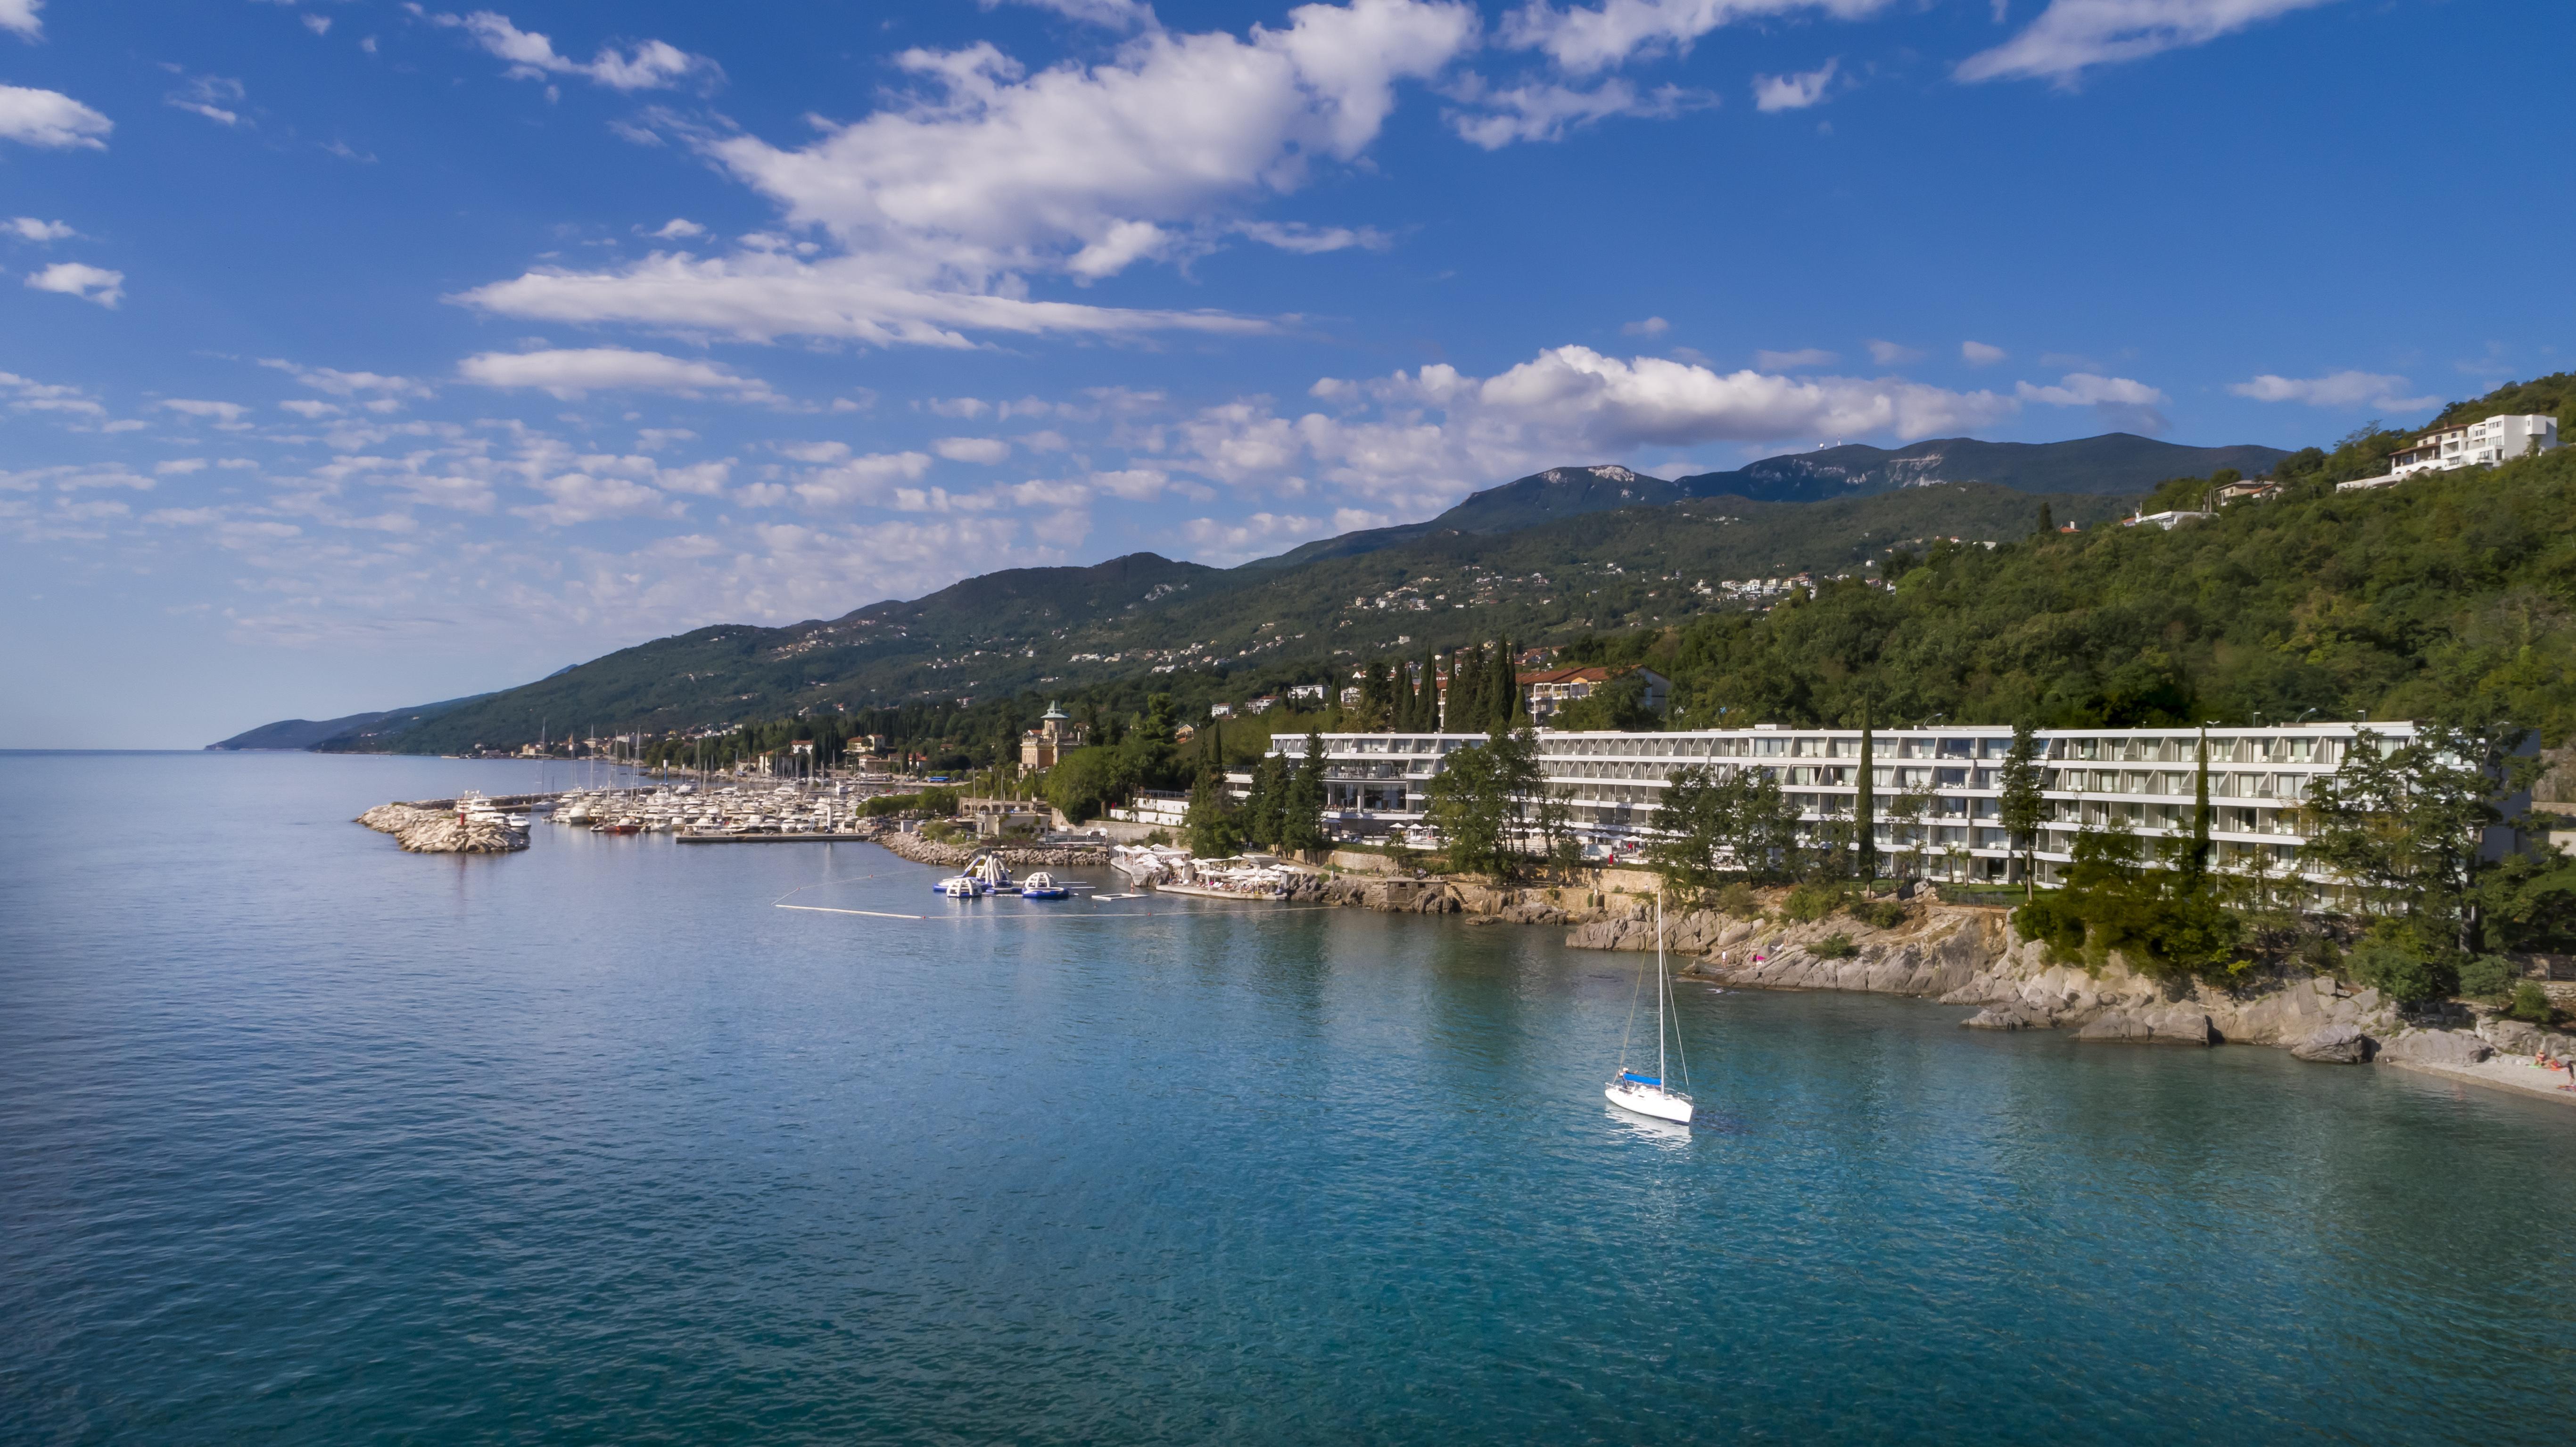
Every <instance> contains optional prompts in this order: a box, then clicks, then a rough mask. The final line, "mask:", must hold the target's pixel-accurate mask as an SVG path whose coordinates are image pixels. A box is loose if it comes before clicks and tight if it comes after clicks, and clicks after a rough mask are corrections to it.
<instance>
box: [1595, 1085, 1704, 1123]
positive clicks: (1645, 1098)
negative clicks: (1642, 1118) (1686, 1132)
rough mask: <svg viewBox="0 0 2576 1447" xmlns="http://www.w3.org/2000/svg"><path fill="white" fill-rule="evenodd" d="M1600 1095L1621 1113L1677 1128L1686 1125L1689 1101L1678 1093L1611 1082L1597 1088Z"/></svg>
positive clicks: (1689, 1113)
mask: <svg viewBox="0 0 2576 1447" xmlns="http://www.w3.org/2000/svg"><path fill="white" fill-rule="evenodd" d="M1601 1093H1602V1095H1604V1096H1605V1097H1607V1098H1608V1099H1609V1101H1610V1103H1611V1104H1612V1105H1615V1106H1617V1107H1619V1108H1620V1109H1621V1110H1632V1111H1635V1112H1636V1113H1637V1114H1639V1115H1650V1116H1653V1117H1654V1118H1655V1119H1657V1120H1669V1121H1673V1122H1676V1123H1678V1124H1681V1125H1688V1124H1690V1118H1691V1109H1692V1106H1691V1098H1690V1097H1689V1096H1687V1095H1684V1094H1682V1093H1681V1092H1680V1091H1678V1090H1664V1089H1660V1088H1658V1087H1656V1086H1652V1085H1639V1084H1636V1083H1635V1082H1633V1081H1626V1080H1614V1081H1611V1082H1610V1083H1609V1084H1608V1085H1605V1086H1603V1087H1601Z"/></svg>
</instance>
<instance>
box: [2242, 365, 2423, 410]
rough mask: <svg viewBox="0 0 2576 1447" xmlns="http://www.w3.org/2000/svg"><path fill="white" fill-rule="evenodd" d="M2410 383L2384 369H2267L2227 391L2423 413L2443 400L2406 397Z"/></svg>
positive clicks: (2278, 399)
mask: <svg viewBox="0 0 2576 1447" xmlns="http://www.w3.org/2000/svg"><path fill="white" fill-rule="evenodd" d="M2408 385H2409V384H2408V383H2407V380H2406V379H2405V378H2404V377H2393V376H2389V375H2387V374H2385V373H2381V372H2335V373H2332V374H2331V375H2328V376H2323V377H2280V376H2275V375H2273V374H2272V373H2269V372H2266V373H2264V374H2263V375H2261V376H2259V377H2256V378H2254V379H2253V380H2252V381H2250V382H2235V383H2231V384H2229V386H2228V388H2227V390H2228V391H2230V392H2233V393H2235V394H2236V395H2237V396H2239V397H2251V398H2253V399H2254V400H2255V401H2257V402H2305V403H2307V404H2308V405H2309V406H2311V407H2337V408H2363V407H2370V408H2378V409H2380V410H2382V411H2388V412H2420V411H2422V410H2423V409H2425V408H2427V407H2431V406H2435V405H2437V404H2439V403H2440V402H2441V400H2442V399H2441V398H2439V397H2408V396H2405V395H2403V394H2404V392H2405V390H2406V388H2407V386H2408Z"/></svg>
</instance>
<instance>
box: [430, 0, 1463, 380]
mask: <svg viewBox="0 0 2576 1447" xmlns="http://www.w3.org/2000/svg"><path fill="white" fill-rule="evenodd" d="M1476 31H1477V20H1476V14H1475V11H1474V10H1473V8H1472V7H1470V6H1468V5H1465V4H1462V3H1456V0H1350V3H1349V4H1346V5H1326V4H1314V5H1305V6H1301V7H1299V8H1297V9H1295V10H1293V11H1291V12H1290V14H1289V23H1288V25H1287V26H1286V27H1285V28H1283V29H1271V28H1268V27H1266V26H1254V27H1252V29H1251V30H1250V32H1249V33H1248V34H1247V35H1245V36H1242V37H1237V36H1234V35H1231V34H1225V33H1213V34H1201V35H1177V34H1173V33H1170V32H1166V31H1162V30H1149V31H1147V32H1146V33H1144V34H1141V35H1139V36H1137V37H1136V38H1134V39H1133V40H1130V41H1128V42H1126V43H1125V44H1124V45H1122V46H1121V47H1119V49H1118V50H1117V51H1116V52H1115V53H1114V54H1113V55H1112V56H1111V57H1110V58H1109V59H1107V60H1103V61H1098V62H1092V63H1074V62H1067V63H1064V64H1060V65H1057V66H1054V67H1051V68H1049V69H1045V70H1042V71H1037V72H1035V73H1031V72H1029V71H1028V70H1026V69H1025V68H1024V67H1023V66H1022V65H1021V64H1020V63H1019V62H1017V61H1015V60H1013V59H1011V58H1010V57H1008V56H1006V55H1004V54H1002V52H1000V51H999V50H997V49H995V48H994V47H993V46H991V45H989V44H978V45H973V46H969V47H966V48H964V49H961V50H953V51H933V50H910V51H906V52H903V53H902V54H901V55H900V56H899V57H897V64H898V65H899V66H900V67H902V69H903V70H905V71H906V72H907V73H908V74H909V75H911V76H912V77H913V78H914V79H915V80H916V81H917V82H918V84H919V86H920V89H918V90H914V91H910V92H902V93H896V94H894V95H892V96H891V98H890V99H889V100H888V101H887V102H886V103H885V104H884V105H883V106H882V107H881V108H880V109H878V110H877V111H875V112H874V113H872V114H870V115H868V116H866V117H864V118H862V119H860V120H857V121H852V122H849V123H846V124H843V123H837V122H829V121H824V122H818V124H820V125H821V126H822V128H823V131H824V134H823V135H822V137H821V138H820V139H818V140H815V141H813V142H810V143H808V144H806V145H803V146H800V147H796V148H793V149H782V148H780V147H777V146H774V145H772V144H770V143H769V142H767V141H765V140H762V139H760V138H758V137H756V136H751V135H746V134H742V133H739V132H733V131H725V130H711V129H706V128H704V127H699V126H696V125H693V124H690V123H687V122H683V121H680V120H677V119H674V118H667V117H666V118H664V121H663V124H664V126H665V128H666V129H667V130H669V131H670V132H671V133H673V134H674V135H676V136H677V137H678V138H680V139H681V140H682V141H684V142H685V143H686V144H689V145H691V146H693V147H695V148H696V149H698V150H699V151H701V152H702V153H703V154H705V155H707V156H708V157H709V158H711V159H712V160H714V161H715V162H716V163H717V164H718V165H720V166H721V167H723V168H724V169H725V170H726V171H727V172H729V173H730V174H731V175H733V176H734V177H735V178H737V179H738V180H740V181H742V182H743V183H745V184H746V185H749V186H751V187H752V188H753V189H755V190H757V191H759V192H760V193H761V194H763V195H764V196H767V197H768V198H769V199H770V200H771V201H772V202H774V203H775V204H776V205H777V206H778V208H779V210H780V211H781V213H782V215H783V216H784V218H785V220H786V222H787V223H788V224H789V225H790V226H791V227H796V228H812V229H813V230H816V231H819V232H820V233H821V234H822V235H824V236H825V237H827V238H828V239H829V241H830V243H831V245H832V246H833V247H835V248H837V250H838V254H837V255H834V254H825V255H822V256H819V257H813V258H809V257H805V256H802V255H798V254H795V253H793V252H792V251H789V250H783V249H780V248H778V247H776V246H764V245H762V244H759V243H755V242H752V241H750V240H748V239H747V240H746V241H745V243H744V244H743V245H742V246H741V247H740V249H738V250H737V251H735V252H734V253H732V254H730V255H728V256H723V257H711V258H705V259H699V258H693V257H689V256H683V255H667V254H656V255H654V256H652V257H650V258H647V259H646V260H644V261H641V262H638V263H635V264H633V265H630V266H627V267H624V268H619V269H613V270H607V271H594V272H577V271H567V270H553V269H540V270H534V271H531V272H529V273H528V274H526V275H524V276H521V277H518V278H515V279H512V280H508V281H503V282H498V283H494V284H492V285H489V286H484V287H480V288H477V289H475V290H473V291H471V292H468V293H466V294H465V295H464V296H463V297H461V298H459V300H461V301H463V302H465V303H467V304H468V305H472V306H476V307H479V308H482V309H484V310H486V311H491V312H497V313H502V314H506V315H510V316H518V317H530V318H537V319H544V320H551V321H562V322H581V323H609V322H628V323H641V324H644V325H649V326H657V327H665V328H673V329H681V330H687V331H692V332H699V333H715V334H720V335H727V336H738V337H745V338H760V339H767V338H775V337H783V336H826V337H840V338H849V339H855V340H861V341H867V342H872V343H879V344H890V343H897V342H904V343H913V344H921V345H934V346H965V345H968V334H969V333H973V332H1007V333H1019V334H1036V333H1047V332H1059V333H1094V334H1100V333H1105V334H1120V333H1139V332H1149V331H1168V330H1185V331H1186V330H1197V331H1228V332H1253V331H1261V330H1265V329H1267V327H1268V324H1267V323H1264V322H1261V321H1257V320H1254V319H1250V318H1242V317H1231V316H1225V315H1223V314H1220V313H1211V312H1176V311H1136V310H1125V309H1119V308H1110V307H1093V306H1083V305H1076V304H1071V303H1065V302H1052V301H1046V300H1041V299H1037V298H1034V297H1032V296H1030V295H1029V294H1028V292H1029V288H1028V279H1029V278H1032V277H1037V276H1046V275H1053V276H1060V277H1067V278H1071V279H1074V280H1077V281H1079V280H1096V279H1099V278H1103V277H1107V276H1111V275H1114V274H1117V273H1118V272H1119V271H1121V270H1123V269H1125V268H1127V267H1130V266H1133V265H1136V264H1138V263H1140V262H1143V261H1146V260H1148V259H1151V258H1155V257H1162V256H1172V257H1180V256H1184V255H1186V254H1189V253H1190V252H1191V251H1192V250H1194V249H1197V248H1200V247H1203V246H1204V245H1206V244H1207V240H1208V238H1209V237H1210V236H1212V235H1218V234H1222V233H1223V232H1224V230H1225V229H1226V228H1228V227H1229V226H1230V225H1231V224H1232V223H1233V221H1234V220H1236V219H1237V218H1235V217H1233V216H1230V215H1229V214H1228V213H1230V212H1233V211H1236V210H1238V209H1240V208H1242V207H1244V206H1246V205H1248V204H1250V203H1252V202H1255V201H1257V200H1259V199H1260V198H1262V197H1264V196H1266V195H1274V194H1279V193H1283V192H1287V191H1291V190H1294V189H1296V188H1297V187H1299V186H1300V185H1302V184H1303V183H1304V181H1305V180H1306V178H1307V177H1308V176H1309V175H1310V174H1311V173H1312V171H1313V170H1314V169H1315V168H1316V167H1317V166H1318V165H1321V164H1325V163H1329V162H1337V161H1340V162H1347V161H1351V160H1355V159H1357V158H1358V157H1359V155H1360V154H1361V152H1363V151H1364V150H1366V149H1367V147H1368V146H1369V145H1370V144H1371V143H1372V142H1373V141H1374V140H1375V139H1376V137H1377V135H1378V133H1379V129H1380V127H1381V125H1382V124H1383V122H1384V120H1385V118H1386V116H1387V114H1388V112H1389V111H1390V110H1391V109H1392V108H1393V106H1394V104H1395V87H1396V86H1397V84H1398V83H1400V82H1402V81H1404V80H1406V79H1410V78H1419V77H1425V76H1429V75H1432V74H1435V73H1437V72H1438V71H1440V70H1441V69H1442V68H1443V67H1445V66H1446V65H1447V64H1448V63H1449V61H1450V60H1451V59H1452V58H1453V57H1454V56H1456V55H1457V54H1458V53H1460V51H1461V50H1462V49H1463V48H1465V47H1466V46H1467V45H1468V44H1469V43H1470V42H1471V40H1472V39H1473V37H1474V35H1475V33H1476ZM1357 236H1358V233H1353V237H1354V239H1356V238H1357ZM1254 239H1257V240H1262V241H1264V242H1265V243H1266V244H1272V245H1277V244H1280V243H1281V242H1282V241H1299V242H1308V241H1312V242H1315V243H1317V244H1320V242H1322V241H1325V240H1329V241H1333V242H1336V243H1338V241H1339V240H1340V239H1339V238H1337V237H1332V236H1330V234H1329V233H1302V232H1299V231H1297V230H1294V229H1286V230H1280V231H1274V232H1269V233H1267V234H1263V235H1256V236H1255V237H1254Z"/></svg>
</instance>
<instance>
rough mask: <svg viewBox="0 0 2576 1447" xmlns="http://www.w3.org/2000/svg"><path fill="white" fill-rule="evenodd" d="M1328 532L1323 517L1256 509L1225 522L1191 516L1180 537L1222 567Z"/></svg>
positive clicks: (1263, 555)
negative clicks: (1248, 515) (1245, 515)
mask: <svg viewBox="0 0 2576 1447" xmlns="http://www.w3.org/2000/svg"><path fill="white" fill-rule="evenodd" d="M1328 535H1329V533H1328V529H1327V525H1326V523H1325V521H1324V520H1323V519H1322V518H1319V517H1309V516H1306V515H1304V514H1301V513H1274V512H1257V513H1254V514H1252V515H1251V516H1250V517H1245V518H1235V519H1229V520H1223V521H1220V520H1219V519H1216V518H1204V517H1203V518H1192V519H1190V520H1189V521H1188V522H1185V523H1183V524H1181V536H1182V537H1184V538H1187V539H1188V540H1189V544H1190V551H1191V553H1192V554H1193V555H1194V556H1195V557H1197V558H1199V559H1201V560H1203V561H1206V562H1210V563H1214V564H1217V565H1219V566H1225V565H1228V564H1233V563H1241V562H1247V561H1249V560H1251V559H1253V558H1260V557H1267V556H1269V555H1270V554H1272V553H1277V552H1281V551H1284V550H1286V549H1288V548H1292V547H1295V546H1296V545H1297V544H1299V543H1302V542H1306V541H1308V540H1309V539H1313V538H1320V537H1325V536H1328Z"/></svg>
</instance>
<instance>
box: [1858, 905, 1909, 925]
mask: <svg viewBox="0 0 2576 1447" xmlns="http://www.w3.org/2000/svg"><path fill="white" fill-rule="evenodd" d="M1846 913H1848V914H1850V915H1851V917H1852V918H1854V919H1856V920H1859V921H1860V922H1861V923H1862V924H1865V925H1868V926H1869V927H1870V928H1871V929H1894V928H1896V927H1897V926H1898V925H1901V924H1903V923H1905V906H1903V905H1901V904H1898V903H1897V902H1896V901H1895V900H1892V899H1862V900H1854V901H1853V902H1852V903H1851V905H1850V906H1849V907H1848V909H1847V910H1846Z"/></svg>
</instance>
